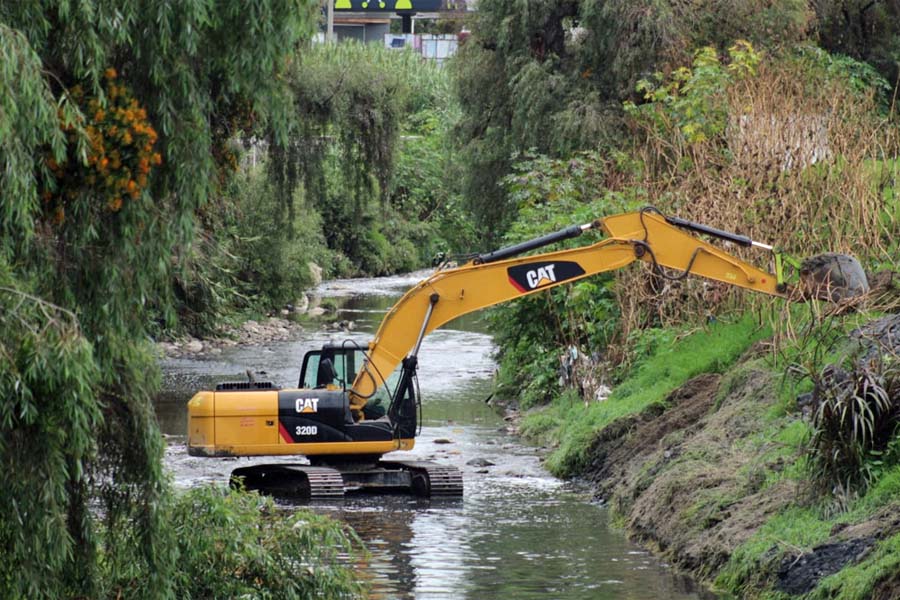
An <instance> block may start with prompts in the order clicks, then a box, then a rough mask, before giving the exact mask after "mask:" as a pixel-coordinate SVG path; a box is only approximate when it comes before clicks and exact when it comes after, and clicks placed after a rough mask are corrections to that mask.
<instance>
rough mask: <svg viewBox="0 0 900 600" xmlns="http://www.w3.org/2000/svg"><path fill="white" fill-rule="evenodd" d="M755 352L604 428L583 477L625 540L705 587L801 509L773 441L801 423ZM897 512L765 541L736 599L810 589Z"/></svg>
mask: <svg viewBox="0 0 900 600" xmlns="http://www.w3.org/2000/svg"><path fill="white" fill-rule="evenodd" d="M898 322H900V321H898ZM862 331H866V330H865V329H863V330H862ZM898 331H900V327H898ZM763 352H764V351H763V350H762V349H761V348H760V347H756V348H751V350H750V351H748V352H747V353H746V354H745V355H744V356H743V357H742V359H741V360H740V361H738V363H737V364H736V365H735V366H733V367H732V368H730V369H729V370H728V371H727V372H726V373H725V374H723V375H720V374H704V375H700V376H698V377H695V378H694V379H692V380H690V381H689V382H688V383H687V384H685V385H684V386H682V387H681V388H679V389H677V390H675V391H674V392H672V393H671V394H670V395H669V396H668V397H667V398H666V400H665V401H664V402H663V403H659V404H655V405H652V406H650V407H648V408H647V409H645V410H644V411H643V412H641V413H640V414H636V415H631V416H628V417H624V418H621V419H619V420H617V421H615V422H613V423H612V424H610V425H609V426H607V427H606V428H605V429H603V430H602V431H601V432H600V433H599V434H598V435H597V437H596V438H595V440H594V443H593V446H592V447H591V449H590V456H591V461H590V464H589V467H588V469H587V470H586V472H585V473H584V476H585V477H586V478H587V479H588V480H589V481H590V482H591V483H592V484H593V486H594V489H595V490H596V494H597V496H598V497H599V498H600V499H602V500H603V501H605V502H607V503H608V504H609V505H610V506H611V508H612V510H613V512H614V514H615V515H616V516H617V517H618V518H619V519H620V522H622V523H623V524H624V527H625V529H626V531H627V533H628V535H629V536H630V537H631V538H632V539H634V540H635V541H638V542H640V543H641V544H644V545H646V546H648V547H650V548H652V549H654V550H655V551H657V552H658V553H660V554H661V555H662V556H663V557H664V558H665V559H666V560H668V561H670V562H671V563H672V564H674V565H676V566H677V567H679V568H680V569H683V570H685V571H687V572H689V573H690V574H692V575H694V576H696V577H697V578H699V579H700V580H703V581H706V582H710V583H712V582H715V581H716V578H717V576H719V575H720V574H721V573H722V572H723V568H724V567H725V566H726V565H727V564H728V563H729V560H730V559H731V558H732V555H733V554H734V553H735V551H736V550H737V549H738V548H739V547H741V546H742V544H744V543H745V542H747V541H748V540H750V539H751V538H752V537H753V536H754V534H756V533H757V532H758V531H759V530H760V528H761V527H762V526H763V525H764V524H765V523H766V522H767V521H769V520H770V519H771V518H772V517H773V516H775V515H777V514H779V513H783V512H784V511H786V510H787V509H789V507H796V506H810V503H811V502H812V501H813V497H812V495H811V490H810V488H809V486H808V485H807V482H805V481H804V478H797V477H793V476H781V475H782V473H783V471H785V469H789V468H795V466H796V464H797V458H798V456H799V451H798V450H797V448H796V446H792V447H788V446H789V445H788V444H785V443H784V442H783V441H781V440H780V439H779V432H783V431H784V430H785V427H790V423H791V422H792V421H793V420H800V419H803V418H804V417H803V416H802V415H801V414H800V412H796V413H795V414H792V413H790V412H789V413H788V415H787V416H784V415H783V412H784V404H783V403H784V400H783V399H779V398H778V396H777V394H778V390H779V375H778V374H777V373H775V372H773V371H772V369H771V368H770V367H769V366H768V365H767V363H766V361H765V360H764V359H763ZM773 415H778V416H777V417H773ZM776 418H777V419H778V420H779V421H778V423H779V425H778V427H777V428H774V427H773V422H774V421H775V419H776ZM785 419H786V420H787V421H788V424H787V425H786V426H785V422H784V420H785ZM796 425H798V426H800V425H801V424H799V423H797V424H796ZM800 428H801V427H797V429H800ZM898 508H900V499H898V500H897V501H895V502H893V503H891V504H890V505H889V506H887V507H885V508H883V509H881V510H879V511H877V512H875V513H874V514H868V515H865V514H864V513H860V512H857V513H854V514H847V516H846V518H842V520H841V519H839V520H838V524H836V525H835V526H834V527H832V529H831V531H830V532H828V535H827V539H826V540H825V541H824V542H823V543H817V544H815V545H812V546H811V547H801V546H796V545H791V544H789V543H786V542H782V541H780V540H778V539H773V540H772V542H771V547H770V548H769V549H768V550H767V551H765V552H764V553H763V555H762V557H761V558H759V559H758V561H757V562H756V563H755V564H754V565H753V566H752V568H751V569H749V570H750V572H751V574H750V575H749V576H748V577H747V578H745V579H744V580H742V582H741V584H740V587H741V589H742V591H743V592H742V597H744V596H743V594H746V597H753V596H754V594H758V593H764V591H765V590H770V591H772V590H776V591H777V592H780V593H783V594H787V595H789V596H793V595H803V594H807V593H809V592H811V591H812V590H814V589H815V588H816V586H817V585H819V583H820V582H821V581H822V580H823V578H825V577H828V576H829V575H832V574H834V573H837V572H838V571H840V570H841V569H842V568H845V567H847V566H851V565H855V564H858V563H860V561H863V560H865V559H866V558H867V557H869V556H870V555H871V553H872V552H873V551H874V549H875V548H876V547H877V544H878V543H879V541H882V540H887V539H888V538H890V537H891V536H893V535H895V534H897V533H898V532H900V517H898V516H897V514H898ZM875 597H879V598H897V597H900V578H898V577H892V578H886V579H885V580H883V581H881V582H880V583H879V584H878V586H877V588H876V594H875Z"/></svg>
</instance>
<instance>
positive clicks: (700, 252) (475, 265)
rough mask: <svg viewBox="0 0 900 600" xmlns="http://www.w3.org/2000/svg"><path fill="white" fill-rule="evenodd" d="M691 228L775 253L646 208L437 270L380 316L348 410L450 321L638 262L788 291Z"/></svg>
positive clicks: (356, 406)
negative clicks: (577, 240) (578, 240)
mask: <svg viewBox="0 0 900 600" xmlns="http://www.w3.org/2000/svg"><path fill="white" fill-rule="evenodd" d="M593 229H599V230H602V231H603V233H604V234H605V237H604V239H602V240H601V241H599V242H597V243H594V244H591V245H587V246H583V247H580V248H572V249H566V250H557V251H554V252H547V253H542V254H536V255H531V256H525V257H518V258H514V257H515V256H516V255H518V254H521V253H524V252H527V251H529V250H533V249H536V248H539V247H541V246H545V245H548V244H551V243H554V242H558V241H560V240H563V239H567V238H572V237H576V236H578V235H580V234H581V233H583V232H585V231H589V230H593ZM686 230H692V231H695V232H698V233H704V234H708V235H712V236H715V237H719V238H722V239H726V240H728V241H730V242H732V243H735V244H738V245H741V246H757V247H760V248H762V249H765V250H768V251H772V247H771V246H767V245H765V244H761V243H758V242H754V241H753V240H751V239H750V238H748V237H746V236H741V235H737V234H733V233H729V232H726V231H721V230H718V229H714V228H711V227H707V226H705V225H700V224H697V223H692V222H689V221H684V220H681V219H677V218H674V217H670V218H667V217H665V216H663V215H662V214H660V213H659V212H657V211H655V210H654V209H644V210H641V211H638V212H631V213H624V214H618V215H613V216H609V217H605V218H603V219H599V220H597V221H594V222H593V223H588V224H586V225H580V226H572V227H569V228H566V229H563V230H561V231H559V232H556V233H553V234H550V235H547V236H543V237H541V238H537V239H535V240H531V241H528V242H524V243H522V244H518V245H515V246H511V247H509V248H504V249H501V250H498V251H496V252H492V253H488V254H483V255H480V256H477V257H475V258H473V259H472V260H471V261H470V262H468V263H466V264H464V265H462V266H459V267H456V268H447V269H442V270H438V271H436V272H435V273H434V274H433V275H431V276H430V277H428V278H427V279H425V280H423V281H422V282H420V283H419V284H418V285H416V286H415V287H414V288H412V289H410V290H409V291H408V292H407V293H406V294H405V295H404V296H403V297H402V298H401V299H400V300H399V301H398V302H397V303H396V304H395V305H394V306H393V307H392V308H391V310H390V312H388V314H387V316H386V317H385V318H384V320H383V321H382V323H381V326H380V327H379V329H378V332H377V333H376V334H375V339H374V340H373V341H372V342H371V343H370V344H369V348H368V359H367V362H366V365H365V366H364V368H363V369H361V370H360V372H359V373H358V374H357V377H356V380H355V381H354V382H353V386H352V389H351V390H350V405H351V409H352V410H354V411H359V410H361V409H362V407H363V406H364V405H365V403H366V400H367V398H369V397H371V396H372V395H373V394H374V393H375V392H376V391H377V389H378V388H379V387H380V386H381V385H382V384H383V383H384V381H385V378H386V377H387V376H389V375H390V374H391V373H392V372H393V371H394V369H395V368H396V367H397V366H398V365H400V364H401V363H402V362H403V361H404V360H405V359H408V358H410V357H411V358H412V359H413V360H414V359H415V356H416V355H417V354H418V348H419V345H420V344H421V342H422V338H424V336H425V335H427V334H428V333H430V332H431V331H433V330H435V329H437V328H438V327H440V326H441V325H444V324H445V323H447V322H448V321H451V320H452V319H455V318H456V317H459V316H460V315H464V314H466V313H470V312H473V311H476V310H479V309H482V308H486V307H488V306H492V305H494V304H499V303H501V302H506V301H509V300H513V299H515V298H519V297H522V296H527V295H530V294H535V293H537V292H541V291H544V290H547V289H550V288H553V287H556V286H559V285H563V284H567V283H572V282H574V281H577V280H579V279H584V278H586V277H590V276H591V275H596V274H597V273H603V272H605V271H612V270H614V269H620V268H622V267H625V266H627V265H629V264H631V263H632V262H634V261H637V260H642V261H645V262H648V263H651V264H654V265H656V266H660V267H667V268H669V269H672V270H674V271H676V272H678V274H677V275H675V277H677V278H681V277H685V276H687V275H688V274H692V275H699V276H702V277H706V278H709V279H713V280H716V281H721V282H723V283H727V284H730V285H735V286H739V287H743V288H747V289H750V290H754V291H757V292H762V293H764V294H770V295H773V296H786V288H785V286H784V285H783V283H782V282H781V281H780V280H781V277H780V273H779V276H776V275H773V274H771V273H767V272H766V271H763V270H760V269H758V268H757V267H754V266H753V265H750V264H748V263H746V262H744V261H742V260H740V259H738V258H736V257H734V256H732V255H730V254H728V253H727V252H725V251H723V250H721V249H719V248H717V247H715V246H713V245H712V244H709V243H707V242H705V241H703V240H701V239H699V238H697V237H695V236H694V235H692V234H690V233H687V231H686ZM779 271H780V269H779Z"/></svg>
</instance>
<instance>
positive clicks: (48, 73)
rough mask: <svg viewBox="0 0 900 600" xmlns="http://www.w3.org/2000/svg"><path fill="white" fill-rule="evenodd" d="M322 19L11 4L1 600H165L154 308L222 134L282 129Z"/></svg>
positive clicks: (6, 42)
mask: <svg viewBox="0 0 900 600" xmlns="http://www.w3.org/2000/svg"><path fill="white" fill-rule="evenodd" d="M316 9H317V3H315V2H311V1H309V0H273V1H271V2H265V3H263V2H255V3H244V2H238V1H231V2H220V3H214V2H212V1H211V0H188V1H185V2H178V3H158V2H150V1H141V2H115V1H112V0H86V1H83V2H77V3H70V2H65V1H60V2H47V3H41V4H34V3H17V2H11V3H3V4H2V5H0V57H2V59H0V90H2V92H0V173H3V176H2V177H0V232H2V233H0V307H2V308H0V315H2V317H0V440H2V441H0V461H2V465H3V467H4V469H5V473H7V474H8V476H9V477H11V478H12V479H13V483H11V484H9V485H5V486H3V489H2V490H0V513H2V515H3V516H2V521H0V544H2V545H3V547H4V548H6V549H7V550H6V556H5V558H6V560H4V564H3V566H2V567H0V590H3V593H2V594H0V595H3V596H5V597H33V598H37V597H63V596H65V597H72V596H97V595H102V594H105V593H108V592H109V591H110V590H108V589H101V588H102V587H103V586H104V585H106V586H110V585H112V586H116V587H118V588H119V589H120V590H124V591H125V593H126V594H128V595H141V596H159V597H165V596H168V595H169V593H170V590H171V581H170V577H169V575H170V573H171V571H172V569H173V568H174V562H175V554H174V547H175V546H174V544H173V541H172V539H171V536H170V534H169V533H168V532H167V531H166V529H165V527H164V525H165V523H164V515H165V510H166V507H167V505H168V502H169V500H168V496H169V491H168V490H169V488H168V485H167V482H166V478H165V476H164V473H163V471H162V466H161V456H162V451H163V442H162V440H161V437H160V435H159V432H158V428H157V425H156V421H155V417H154V414H153V410H152V406H151V404H150V401H151V398H152V394H153V391H154V389H155V385H156V376H155V367H154V360H153V357H152V355H151V353H150V352H149V351H148V349H147V347H146V343H145V341H144V340H146V339H147V337H148V333H149V331H150V326H151V324H152V323H151V320H152V319H151V315H152V313H151V308H153V309H158V310H160V311H162V312H163V313H167V312H168V311H169V310H170V307H171V294H170V291H169V290H170V286H169V282H170V279H171V275H172V273H173V270H174V269H176V268H177V267H178V266H179V261H180V260H181V259H182V258H183V257H184V256H185V255H186V254H187V251H188V250H189V248H190V245H191V243H192V237H193V232H194V227H195V219H196V213H197V211H198V209H200V208H201V207H203V206H204V204H205V203H206V202H207V201H208V199H209V198H210V197H211V195H212V194H213V192H214V190H215V189H216V185H217V177H216V153H215V150H216V149H217V148H218V147H219V146H220V144H221V142H222V141H223V140H222V138H223V137H224V136H225V135H228V133H229V132H227V131H225V129H223V128H222V127H220V124H221V123H223V122H228V121H229V115H231V114H233V113H234V112H235V111H237V110H243V109H245V108H247V109H249V110H251V111H252V112H253V113H254V114H255V115H256V117H257V118H258V119H260V120H262V121H264V122H268V123H271V124H272V126H273V127H274V129H275V130H276V131H278V130H281V129H283V128H284V125H285V123H286V122H287V115H288V114H289V111H288V107H289V106H290V101H289V97H290V94H289V90H287V89H286V88H285V87H284V86H283V82H282V79H281V78H280V73H281V72H282V70H283V69H284V66H285V64H286V61H285V57H286V55H287V53H289V52H290V51H292V50H293V49H294V48H295V47H296V45H297V43H298V41H299V40H300V39H302V38H304V37H306V36H308V35H309V33H310V25H311V24H312V23H314V22H315V21H314V12H315V10H316ZM173 257H174V258H173ZM179 257H181V258H179ZM97 501H99V502H100V505H98V506H97V508H101V507H102V510H100V511H99V512H94V511H92V510H89V509H88V507H89V505H91V503H93V502H97ZM98 514H99V515H102V516H97V515H98ZM101 539H102V540H103V544H102V545H101V543H100V540H101ZM138 575H140V576H138ZM104 582H105V583H104Z"/></svg>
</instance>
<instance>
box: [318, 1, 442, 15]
mask: <svg viewBox="0 0 900 600" xmlns="http://www.w3.org/2000/svg"><path fill="white" fill-rule="evenodd" d="M443 4H444V2H443V0H334V10H335V12H340V11H342V10H344V11H353V12H375V13H395V12H406V11H409V12H437V11H439V10H441V9H442V8H443Z"/></svg>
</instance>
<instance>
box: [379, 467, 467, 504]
mask: <svg viewBox="0 0 900 600" xmlns="http://www.w3.org/2000/svg"><path fill="white" fill-rule="evenodd" d="M378 464H379V465H380V466H383V467H386V468H388V469H402V470H404V471H408V472H409V474H410V478H411V480H412V491H413V493H415V494H416V495H417V496H424V497H426V498H435V497H438V498H452V497H458V496H462V495H463V478H462V471H460V470H459V469H457V468H456V467H452V466H449V465H441V464H438V463H433V462H429V461H424V460H401V461H384V460H383V461H381V462H379V463H378Z"/></svg>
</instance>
